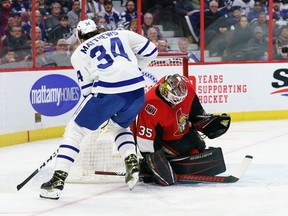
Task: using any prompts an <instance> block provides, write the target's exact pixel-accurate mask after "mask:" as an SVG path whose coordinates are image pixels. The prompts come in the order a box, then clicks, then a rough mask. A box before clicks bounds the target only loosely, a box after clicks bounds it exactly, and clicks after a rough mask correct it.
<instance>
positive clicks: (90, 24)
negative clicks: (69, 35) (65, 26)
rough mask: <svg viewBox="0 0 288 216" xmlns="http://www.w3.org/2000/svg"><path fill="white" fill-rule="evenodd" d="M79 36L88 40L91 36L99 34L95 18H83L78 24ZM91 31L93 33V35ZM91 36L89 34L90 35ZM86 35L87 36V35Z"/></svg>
mask: <svg viewBox="0 0 288 216" xmlns="http://www.w3.org/2000/svg"><path fill="white" fill-rule="evenodd" d="M76 30H77V34H76V35H77V38H78V39H79V40H80V39H84V40H87V39H89V38H90V37H91V36H94V35H96V34H98V28H97V27H96V24H95V22H94V21H93V20H91V19H86V20H82V21H80V22H79V23H78V24H77V28H76ZM89 33H93V34H92V35H91V34H89ZM87 34H88V35H89V36H88V35H87ZM85 35H86V36H85ZM87 36H88V37H87Z"/></svg>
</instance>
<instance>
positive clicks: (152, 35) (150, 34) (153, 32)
mask: <svg viewBox="0 0 288 216" xmlns="http://www.w3.org/2000/svg"><path fill="white" fill-rule="evenodd" d="M147 38H148V39H149V40H150V41H151V42H152V43H154V44H155V46H156V47H158V38H159V37H158V31H157V29H156V28H155V27H150V28H149V29H148V31H147Z"/></svg>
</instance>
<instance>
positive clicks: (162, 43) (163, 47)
mask: <svg viewBox="0 0 288 216" xmlns="http://www.w3.org/2000/svg"><path fill="white" fill-rule="evenodd" d="M157 44H158V46H157V48H158V52H168V51H169V45H168V42H167V41H166V40H158V43H157Z"/></svg>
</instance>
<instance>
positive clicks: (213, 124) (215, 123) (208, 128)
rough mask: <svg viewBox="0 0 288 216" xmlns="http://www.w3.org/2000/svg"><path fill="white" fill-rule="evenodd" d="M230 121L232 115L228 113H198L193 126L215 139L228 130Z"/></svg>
mask: <svg viewBox="0 0 288 216" xmlns="http://www.w3.org/2000/svg"><path fill="white" fill-rule="evenodd" d="M230 122H231V117H230V116H229V115H228V114H226V113H223V114H221V115H212V114H211V115H197V116H196V123H194V124H193V127H194V128H195V129H196V130H198V131H200V132H201V133H203V134H205V135H206V136H207V137H208V138H209V139H214V138H217V137H219V136H221V135H223V134H225V133H226V132H227V130H228V129H229V127H230Z"/></svg>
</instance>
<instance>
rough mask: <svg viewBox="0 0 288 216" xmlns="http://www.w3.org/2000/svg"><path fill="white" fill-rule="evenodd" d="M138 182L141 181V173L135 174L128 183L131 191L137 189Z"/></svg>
mask: <svg viewBox="0 0 288 216" xmlns="http://www.w3.org/2000/svg"><path fill="white" fill-rule="evenodd" d="M138 180H139V172H135V173H133V174H132V178H131V179H130V181H128V182H127V185H128V187H129V189H130V190H132V189H133V188H134V187H135V185H136V184H137V182H138Z"/></svg>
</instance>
